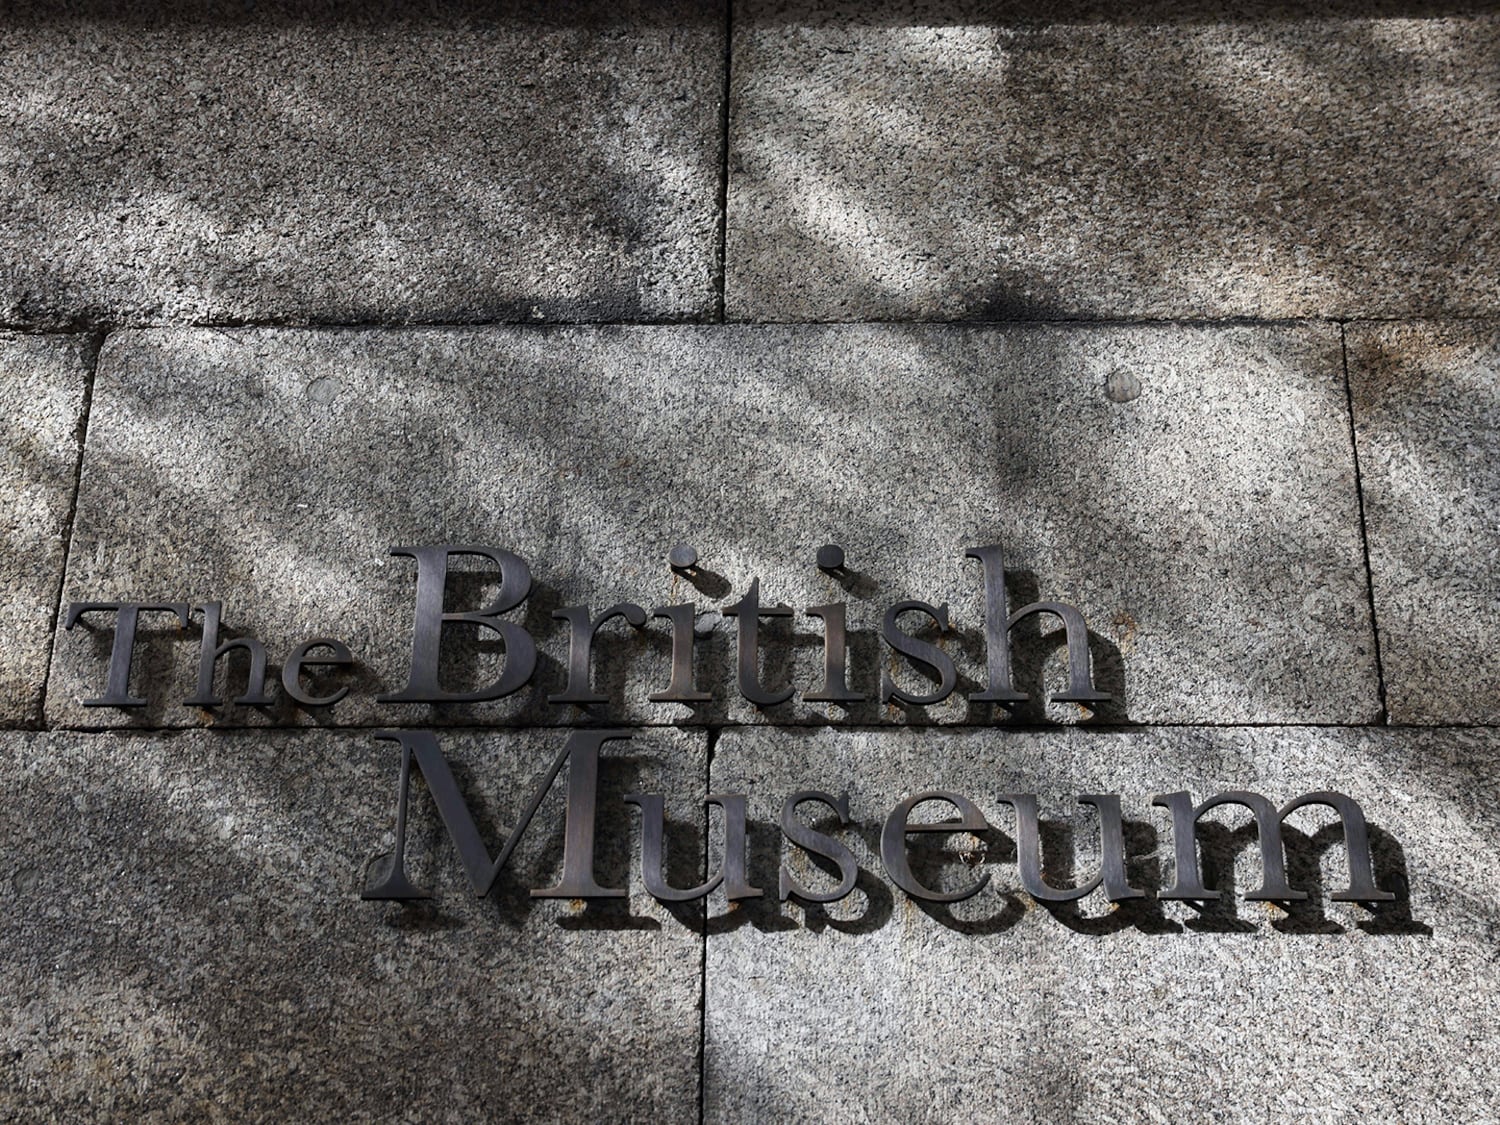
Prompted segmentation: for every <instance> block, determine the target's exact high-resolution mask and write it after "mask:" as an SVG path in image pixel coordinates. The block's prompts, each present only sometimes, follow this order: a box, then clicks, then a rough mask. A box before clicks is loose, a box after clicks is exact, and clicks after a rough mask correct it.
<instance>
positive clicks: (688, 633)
mask: <svg viewBox="0 0 1500 1125" xmlns="http://www.w3.org/2000/svg"><path fill="white" fill-rule="evenodd" d="M651 616H652V617H665V618H666V619H667V620H668V621H670V622H671V623H672V679H671V681H670V682H669V683H668V684H667V690H666V691H659V692H656V693H655V694H654V695H648V696H647V697H646V698H647V699H649V700H650V701H651V702H652V703H707V702H708V701H709V700H711V699H712V698H713V696H712V695H710V694H709V693H708V692H706V691H697V690H695V689H694V688H693V645H694V643H695V641H696V634H695V633H694V632H693V621H694V618H695V617H696V616H697V610H695V609H694V608H693V606H692V605H690V604H687V603H684V604H682V605H663V606H657V607H656V608H655V609H653V610H652V611H651Z"/></svg>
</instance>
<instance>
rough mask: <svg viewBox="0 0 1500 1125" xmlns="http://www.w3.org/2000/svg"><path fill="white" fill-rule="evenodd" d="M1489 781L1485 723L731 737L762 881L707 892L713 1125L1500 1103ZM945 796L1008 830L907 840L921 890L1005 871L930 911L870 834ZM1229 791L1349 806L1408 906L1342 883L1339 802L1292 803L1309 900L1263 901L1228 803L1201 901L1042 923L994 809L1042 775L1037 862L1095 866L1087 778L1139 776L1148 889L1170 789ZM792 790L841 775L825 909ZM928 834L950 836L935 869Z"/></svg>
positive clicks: (1112, 787)
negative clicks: (970, 894) (792, 886)
mask: <svg viewBox="0 0 1500 1125" xmlns="http://www.w3.org/2000/svg"><path fill="white" fill-rule="evenodd" d="M1497 776H1500V739H1497V736H1496V735H1495V733H1494V732H1491V731H1484V732H1478V731H1474V732H1425V731H1424V732H1417V731H1390V730H1381V729H1367V730H1363V731H1352V730H1344V731H1336V730H1328V729H1323V730H1313V729H1307V728H1302V729H1276V728H1272V729H1255V730H1239V731H1225V730H1217V731H1210V730H1197V731H1188V730H1183V729H1177V730H1170V731H1167V730H1157V731H1140V732H1128V733H1113V734H1105V733H1089V732H1083V731H1072V732H1042V733H1028V732H1008V731H992V732H981V731H935V730H930V731H926V732H918V731H906V732H901V733H894V732H849V731H835V730H820V731H816V732H814V731H806V730H803V731H790V730H784V731H776V732H767V731H752V730H736V731H730V732H727V733H726V734H725V735H724V736H723V738H722V739H721V740H720V741H719V743H718V747H717V750H716V752H715V755H714V760H713V768H712V783H713V786H714V788H715V789H716V790H717V791H720V792H748V793H749V794H750V799H749V810H750V819H751V823H752V829H751V833H750V837H751V839H752V841H754V843H753V844H752V848H751V865H750V870H751V875H752V877H753V878H754V879H755V881H756V882H757V885H759V886H762V887H765V888H767V896H768V897H767V898H765V899H761V900H754V901H751V902H748V903H746V904H742V905H741V906H740V907H739V909H737V910H735V911H728V910H726V909H725V907H724V905H723V904H722V903H719V904H717V905H716V906H713V907H711V909H710V918H709V937H708V963H707V985H706V988H707V992H706V1015H707V1023H706V1036H707V1039H706V1045H705V1072H704V1074H705V1078H704V1092H705V1108H706V1114H705V1116H706V1119H707V1120H710V1121H757V1120H764V1121H772V1120H775V1121H789V1120H790V1121H798V1120H818V1121H826V1120H832V1119H839V1120H860V1119H864V1118H866V1117H870V1118H876V1119H880V1120H900V1121H927V1120H933V1121H950V1120H956V1119H961V1118H968V1119H976V1120H995V1119H1004V1120H1154V1119H1158V1118H1160V1119H1162V1120H1183V1119H1188V1118H1191V1119H1199V1120H1202V1119H1209V1118H1217V1117H1221V1116H1224V1115H1225V1114H1226V1113H1228V1114H1229V1115H1230V1116H1232V1117H1236V1118H1239V1117H1245V1118H1267V1117H1286V1116H1290V1117H1306V1118H1310V1119H1316V1120H1359V1119H1362V1118H1367V1117H1370V1116H1383V1117H1390V1118H1399V1119H1401V1120H1423V1121H1428V1120H1430V1121H1442V1120H1452V1119H1455V1118H1474V1117H1480V1118H1482V1117H1486V1116H1488V1115H1489V1112H1490V1110H1491V1107H1492V1106H1493V1090H1494V1082H1493V1074H1494V1070H1495V1067H1496V1065H1497V1063H1500V1034H1497V1030H1496V1024H1495V1021H1494V1019H1493V997H1494V995H1495V991H1496V989H1497V988H1500V969H1497V966H1496V962H1495V958H1494V949H1495V938H1496V932H1497V924H1500V916H1497V908H1496V902H1497V901H1500V877H1497V871H1500V819H1497V816H1496V812H1495V809H1496V798H1497V796H1500V793H1497V786H1496V780H1495V779H1496V777H1497ZM929 788H939V789H950V790H953V791H956V792H958V793H960V794H963V795H965V796H967V797H969V798H970V799H972V800H973V801H975V802H976V803H977V804H978V806H979V807H980V809H981V810H982V812H983V813H984V814H985V816H986V817H987V819H988V820H989V822H990V823H991V824H992V825H993V826H994V827H993V828H992V829H991V830H990V831H989V832H988V833H986V834H985V835H984V837H975V836H967V835H962V836H960V835H951V836H950V835H929V836H926V837H911V838H910V841H909V846H908V850H909V851H910V852H911V853H913V854H914V855H918V854H920V853H922V852H923V851H924V849H925V850H926V855H927V862H926V863H924V864H923V869H924V874H925V875H926V878H927V879H928V881H929V883H930V884H932V885H942V886H951V887H958V886H963V885H966V884H967V883H969V882H971V881H972V880H974V879H976V878H978V877H979V876H980V875H981V874H988V875H990V877H991V885H990V886H988V887H986V888H985V889H984V890H982V891H981V892H980V893H979V894H978V895H977V896H976V897H974V898H972V899H970V900H968V901H967V902H963V903H958V904H955V905H953V906H951V907H942V906H933V907H931V908H930V909H922V908H919V907H917V906H916V905H915V904H914V902H913V901H912V900H910V899H908V898H907V897H906V895H905V893H904V892H903V891H900V890H898V889H896V888H895V887H894V886H893V885H892V884H891V883H890V881H889V880H888V879H887V877H886V873H885V869H884V867H883V866H882V865H881V862H880V859H879V855H878V850H877V848H878V839H879V831H880V826H881V823H882V822H883V820H884V819H885V817H886V816H887V814H888V813H889V811H890V810H891V808H892V807H893V806H894V805H895V804H896V803H897V802H898V801H899V800H901V799H902V798H904V797H906V796H908V795H910V794H914V793H916V792H919V791H923V790H927V789H929ZM1234 788H1243V789H1249V790H1252V791H1255V792H1259V793H1262V794H1264V795H1265V796H1267V797H1269V798H1271V799H1272V800H1275V801H1278V802H1285V801H1288V800H1290V799H1292V798H1294V797H1296V796H1299V795H1301V794H1304V793H1307V792H1310V791H1316V790H1321V789H1328V788H1336V789H1338V790H1341V791H1343V792H1345V793H1347V794H1348V795H1350V796H1352V797H1354V798H1355V799H1356V800H1357V801H1358V802H1359V803H1360V804H1361V805H1362V807H1363V809H1364V810H1365V813H1366V815H1367V817H1368V819H1369V823H1370V825H1371V826H1372V827H1371V832H1372V839H1373V841H1374V845H1375V854H1376V857H1377V858H1376V871H1377V878H1378V881H1379V883H1380V885H1382V886H1384V887H1386V888H1388V889H1390V890H1391V891H1392V892H1393V893H1396V894H1397V896H1398V899H1397V901H1396V902H1395V903H1393V904H1391V906H1389V907H1383V908H1381V912H1380V913H1378V914H1371V913H1370V912H1368V911H1366V910H1365V909H1363V908H1361V907H1357V906H1354V905H1350V904H1342V903H1332V902H1330V901H1329V895H1330V893H1331V892H1333V891H1336V890H1342V889H1343V886H1344V876H1345V875H1346V873H1347V867H1346V866H1345V858H1344V849H1343V848H1342V846H1340V838H1339V833H1338V830H1337V829H1336V828H1332V829H1330V830H1326V831H1325V829H1324V828H1323V825H1325V824H1327V825H1333V824H1334V823H1335V818H1334V817H1333V815H1332V814H1331V813H1330V812H1329V811H1328V810H1326V809H1322V810H1308V811H1299V812H1297V813H1294V814H1293V815H1292V816H1291V817H1289V818H1288V820H1287V830H1286V832H1285V838H1286V841H1287V854H1288V857H1289V858H1288V873H1289V876H1290V878H1291V881H1292V883H1293V885H1294V886H1299V887H1301V888H1304V889H1306V890H1307V891H1309V892H1310V894H1311V898H1310V899H1308V900H1307V901H1306V902H1304V903H1301V904H1296V905H1295V906H1294V908H1293V909H1292V911H1291V912H1289V913H1288V912H1284V911H1283V910H1281V909H1280V908H1279V907H1275V906H1271V905H1269V904H1266V903H1255V902H1249V901H1245V900H1244V899H1243V897H1242V896H1243V895H1244V894H1245V893H1246V892H1247V891H1248V890H1250V889H1252V888H1254V887H1255V886H1257V885H1258V883H1259V878H1260V871H1259V861H1258V859H1256V858H1254V857H1255V854H1256V848H1255V845H1254V842H1253V841H1254V837H1253V833H1251V832H1250V831H1248V830H1247V829H1244V828H1243V827H1242V826H1243V825H1247V824H1248V823H1249V817H1248V815H1247V814H1246V813H1245V811H1244V810H1242V809H1236V810H1234V811H1233V813H1232V815H1230V816H1227V817H1226V816H1225V815H1224V810H1222V809H1221V810H1217V811H1215V812H1211V813H1209V814H1208V817H1207V818H1206V819H1205V822H1204V825H1203V827H1202V828H1201V829H1200V833H1199V835H1200V840H1201V849H1202V851H1203V852H1204V854H1205V857H1206V858H1205V864H1206V865H1207V864H1208V863H1209V862H1210V861H1212V862H1214V863H1216V864H1217V865H1218V866H1219V867H1220V870H1221V873H1222V878H1223V880H1224V881H1221V882H1219V883H1218V885H1219V886H1220V887H1222V888H1223V889H1224V891H1225V897H1224V898H1223V899H1221V900H1219V901H1218V902H1216V903H1213V904H1212V905H1211V906H1210V907H1209V908H1208V909H1206V910H1204V911H1203V912H1201V913H1200V912H1198V911H1196V910H1194V909H1192V908H1191V907H1189V906H1187V905H1186V904H1184V903H1173V902H1166V901H1161V900H1159V899H1157V898H1154V897H1151V898H1147V899H1144V900H1141V901H1140V902H1138V903H1136V904H1129V903H1127V904H1124V905H1122V906H1121V907H1120V908H1119V909H1118V910H1110V909H1109V908H1108V906H1107V904H1105V903H1104V902H1103V901H1102V896H1101V895H1100V893H1099V892H1095V893H1094V894H1093V895H1091V896H1090V897H1089V898H1087V899H1084V900H1082V901H1081V902H1080V903H1078V904H1077V905H1076V908H1075V909H1067V908H1060V909H1058V910H1057V912H1056V914H1055V915H1054V914H1053V913H1052V912H1050V911H1049V910H1048V909H1041V908H1038V907H1037V906H1036V905H1035V904H1034V903H1033V902H1032V900H1031V899H1030V898H1029V896H1027V895H1025V894H1024V893H1022V892H1021V891H1020V889H1019V887H1020V884H1019V881H1018V878H1017V873H1016V862H1015V861H1016V856H1015V844H1014V842H1013V838H1012V835H1011V834H1012V833H1013V832H1014V819H1013V817H1012V816H1011V814H1010V812H1009V810H1008V809H1007V808H1006V807H1005V806H1004V805H1002V804H1000V803H999V802H998V801H997V800H996V798H997V797H998V796H999V795H1000V794H1003V793H1017V792H1019V793H1037V794H1039V795H1040V797H1041V802H1042V808H1043V817H1044V822H1046V821H1050V822H1052V823H1053V826H1054V828H1055V829H1056V830H1057V831H1056V832H1055V833H1053V834H1051V835H1050V843H1051V844H1052V846H1053V852H1052V855H1051V859H1050V861H1049V870H1048V879H1049V882H1050V883H1051V884H1052V885H1053V886H1057V887H1068V886H1073V885H1076V884H1077V882H1079V881H1081V880H1082V879H1086V878H1089V877H1091V876H1092V875H1093V874H1094V872H1095V871H1097V869H1098V867H1097V847H1098V844H1097V835H1096V833H1097V828H1096V823H1097V822H1096V821H1093V820H1092V818H1090V819H1088V820H1086V819H1083V818H1082V817H1081V816H1080V815H1079V811H1075V810H1078V806H1076V805H1075V804H1074V801H1075V799H1076V796H1077V795H1078V794H1082V793H1109V792H1119V793H1122V794H1123V804H1124V811H1125V818H1126V821H1127V832H1126V837H1127V842H1128V847H1129V850H1130V852H1131V853H1132V857H1133V858H1132V861H1131V863H1130V866H1129V873H1130V875H1131V880H1132V883H1133V884H1134V885H1136V886H1138V887H1142V888H1146V889H1148V890H1150V891H1152V892H1153V893H1156V892H1159V891H1160V890H1161V889H1162V888H1163V887H1164V886H1165V885H1166V880H1165V879H1164V878H1163V877H1164V876H1170V867H1171V856H1172V840H1171V836H1170V820H1169V818H1165V817H1164V816H1163V815H1162V814H1163V813H1164V810H1162V809H1154V808H1151V807H1150V800H1151V797H1152V795H1154V794H1156V793H1161V792H1171V791H1176V790H1183V789H1185V790H1188V791H1190V792H1191V793H1192V795H1193V797H1194V798H1195V799H1196V800H1198V801H1202V800H1204V799H1205V798H1206V797H1208V796H1209V795H1210V794H1213V793H1215V792H1220V791H1223V790H1227V789H1234ZM801 789H826V790H831V791H832V792H833V793H835V794H837V793H839V792H841V791H843V790H846V789H847V791H848V794H849V801H850V805H851V812H852V815H853V819H854V821H855V822H856V826H855V827H851V828H848V829H842V830H840V829H837V828H836V827H835V825H834V823H833V819H832V815H831V812H829V810H826V809H825V810H819V809H818V808H817V807H816V806H804V807H803V810H802V817H801V819H802V820H803V821H804V822H806V823H812V824H818V823H819V815H818V814H819V812H820V811H821V812H822V813H824V814H827V815H828V820H827V821H824V822H823V823H821V825H820V828H821V829H822V830H826V831H831V832H834V833H835V834H836V837H837V838H838V839H839V840H841V841H843V842H844V843H846V844H847V845H848V846H849V847H851V848H852V849H853V850H854V852H855V854H856V856H857V857H858V859H859V862H860V866H861V868H862V874H861V876H860V881H859V883H858V884H857V887H856V889H855V891H854V892H853V893H852V894H851V895H850V897H849V898H848V899H846V900H844V901H843V902H841V903H836V904H831V905H828V906H826V907H822V908H812V907H803V906H800V905H794V904H790V903H789V904H786V905H783V906H780V907H778V906H777V904H776V902H775V901H774V900H775V888H776V871H777V865H778V863H779V862H780V861H781V857H782V856H783V855H786V856H789V857H790V856H792V855H793V854H794V853H795V855H796V856H797V857H799V858H800V860H801V862H797V860H793V861H792V862H793V863H794V864H795V866H796V870H797V874H798V877H799V878H802V879H804V880H807V881H809V882H811V881H813V880H817V881H818V887H819V889H822V888H824V887H827V888H829V889H831V888H832V886H833V885H834V883H835V881H836V880H835V879H833V878H830V876H828V875H826V874H818V873H817V872H815V871H813V870H812V868H811V865H810V864H809V863H808V862H807V861H806V857H805V856H802V855H801V853H800V851H799V850H798V849H795V848H792V847H790V846H788V845H784V844H783V842H782V840H781V838H780V835H779V833H778V832H777V830H776V829H775V824H776V821H777V818H778V816H779V813H780V809H781V803H782V801H783V800H785V798H786V797H787V796H788V795H789V794H791V793H792V792H794V791H797V790H801ZM926 808H927V811H926V815H925V819H929V820H936V819H941V818H943V817H945V816H949V815H951V810H950V809H947V808H944V807H943V806H930V807H926ZM1210 821H1215V822H1218V823H1219V824H1221V825H1224V824H1227V825H1232V826H1233V829H1232V830H1231V829H1228V828H1223V827H1219V828H1214V827H1211V826H1210V824H1209V822H1210ZM1044 839H1048V837H1047V836H1044ZM924 840H925V841H929V842H933V844H934V845H936V844H937V842H939V841H945V842H946V843H944V844H942V845H941V846H942V847H943V848H944V849H945V851H946V855H947V861H946V862H938V861H937V860H938V857H937V856H936V855H934V852H933V850H932V848H930V847H927V846H926V845H924V843H923V841H924ZM1231 857H1232V858H1231ZM915 862H916V861H914V863H915ZM936 868H941V873H940V872H939V871H938V870H934V869H936Z"/></svg>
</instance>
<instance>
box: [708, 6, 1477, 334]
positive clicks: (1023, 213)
mask: <svg viewBox="0 0 1500 1125" xmlns="http://www.w3.org/2000/svg"><path fill="white" fill-rule="evenodd" d="M1497 13H1500V7H1497V6H1496V5H1494V4H1421V3H1409V4H1402V3H1377V4H1370V5H1365V4H1353V3H1340V4H1310V5H1291V4H1249V5H1216V4H1170V3H1158V4H1144V5H1129V4H1115V3H1105V4H1086V3H1080V4H1071V3H1060V4H1010V5H1006V4H1000V5H980V4H961V3H960V4H947V5H922V6H920V9H918V8H916V6H914V5H909V4H876V5H872V6H869V7H868V8H866V7H865V6H859V7H858V9H853V8H848V7H846V8H842V9H839V8H834V7H833V6H831V5H820V4H816V3H807V4H790V5H777V6H771V5H766V6H764V7H763V6H761V5H757V4H744V5H741V6H740V7H739V8H737V15H736V21H735V51H734V72H733V90H732V114H731V129H730V190H729V224H728V253H727V280H726V308H727V311H728V315H729V316H730V318H731V319H736V320H751V321H754V320H787V321H797V320H868V319H880V320H887V319H888V320H908V319H922V320H928V319H931V320H970V319H972V320H1052V319H1076V318H1083V319H1103V320H1108V319H1119V318H1132V317H1147V318H1159V317H1186V318H1199V317H1206V318H1215V317H1249V318H1257V317H1266V318H1280V317H1309V316H1311V317H1330V316H1332V317H1348V316H1361V315H1366V316H1400V315H1422V314H1443V313H1452V314H1470V315H1472V314H1474V313H1476V312H1484V311H1492V310H1494V309H1495V308H1497V307H1500V289H1497V286H1496V284H1495V274H1496V273H1497V271H1496V268H1495V267H1496V265H1497V263H1500V243H1497V241H1496V239H1495V237H1494V235H1493V233H1492V232H1493V230H1494V229H1495V227H1496V225H1497V223H1500V204H1497V199H1496V196H1495V193H1494V191H1493V188H1492V185H1493V182H1494V178H1495V175H1496V169H1497V165H1496V157H1495V153H1494V151H1493V146H1491V145H1489V144H1488V143H1487V142H1486V141H1485V140H1483V138H1487V137H1489V136H1491V135H1493V133H1494V131H1495V128H1496V127H1497V126H1500V107H1497V105H1496V103H1495V99H1494V97H1493V90H1494V89H1495V88H1496V87H1497V85H1500V49H1497V43H1500V22H1496V21H1495V20H1494V19H1492V18H1490V17H1492V16H1494V15H1495V14H1497ZM1481 122H1482V123H1483V124H1479V123H1481Z"/></svg>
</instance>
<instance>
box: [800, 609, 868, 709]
mask: <svg viewBox="0 0 1500 1125" xmlns="http://www.w3.org/2000/svg"><path fill="white" fill-rule="evenodd" d="M846 608H847V607H846V606H845V605H844V603H843V602H836V603H835V604H833V605H814V606H808V608H807V615H808V616H809V617H818V618H821V619H822V621H823V686H822V687H820V688H819V689H818V690H817V691H809V692H804V693H803V695H802V698H803V699H805V700H806V701H807V702H809V703H857V702H859V701H860V700H861V699H863V698H864V696H863V695H861V694H860V693H859V692H857V691H850V690H849V683H848V671H847V669H848V655H849V642H848V640H847V639H846V636H845V629H844V612H845V609H846Z"/></svg>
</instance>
